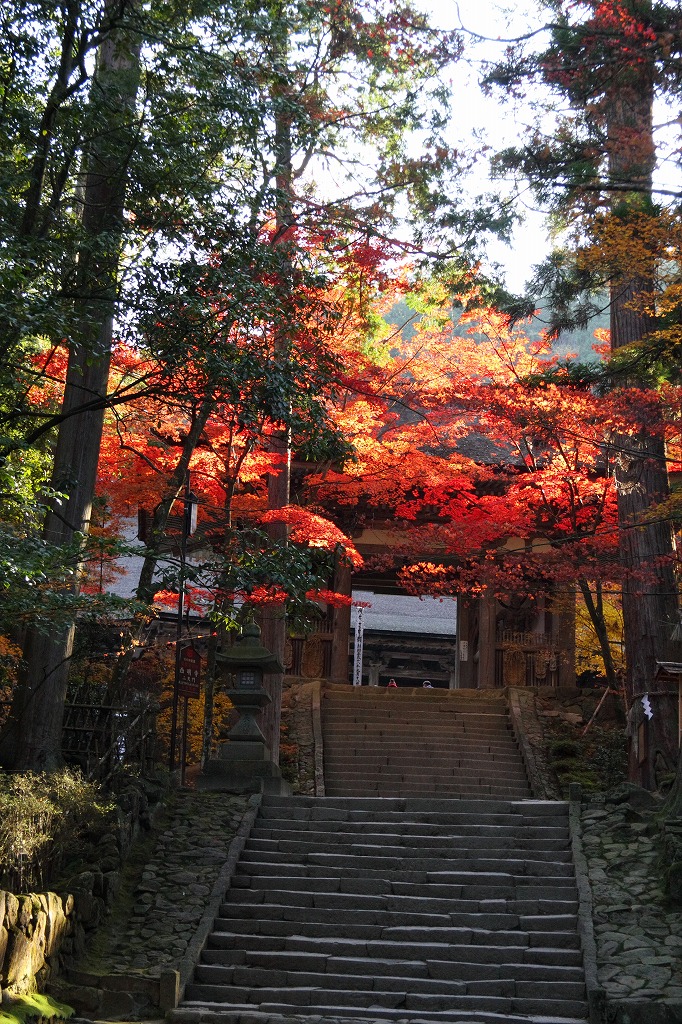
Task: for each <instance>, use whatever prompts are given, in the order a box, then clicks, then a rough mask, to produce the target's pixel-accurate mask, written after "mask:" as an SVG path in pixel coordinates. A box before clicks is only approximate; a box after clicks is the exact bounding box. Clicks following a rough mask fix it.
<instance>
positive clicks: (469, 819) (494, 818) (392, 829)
mask: <svg viewBox="0 0 682 1024" xmlns="http://www.w3.org/2000/svg"><path fill="white" fill-rule="evenodd" d="M373 799H376V797H375V798H373ZM379 799H381V798H379ZM383 799H385V800H390V799H391V798H390V797H388V798H387V797H384V798H383ZM459 802H460V801H457V800H453V801H449V803H450V806H455V807H456V806H457V803H459ZM469 802H470V801H468V800H467V801H461V803H462V804H463V805H464V806H465V808H466V809H465V810H463V811H462V813H452V814H449V815H440V816H438V817H436V816H433V817H432V818H431V819H430V820H428V819H425V818H424V817H421V818H420V817H419V816H418V815H416V814H409V815H408V814H405V813H403V812H396V813H393V812H390V813H388V812H386V813H383V814H381V813H380V810H379V809H378V811H377V814H376V815H373V814H372V813H371V812H370V811H363V812H356V813H355V814H353V812H343V811H341V812H339V811H335V812H334V813H333V815H330V816H322V815H315V816H314V817H313V816H312V815H308V816H300V817H297V816H295V815H292V817H291V818H290V819H286V818H284V817H276V816H275V815H274V814H273V815H268V816H267V819H265V818H264V817H263V816H261V817H259V818H258V819H257V821H256V825H255V828H256V830H257V831H259V832H262V831H265V826H266V825H267V829H268V831H281V832H292V831H295V830H301V831H306V830H308V829H310V830H311V831H313V830H314V831H317V832H323V831H328V832H330V833H334V832H335V831H336V830H337V829H338V828H339V826H341V828H342V831H345V830H346V829H349V830H351V831H353V832H356V833H363V834H364V833H365V832H366V831H368V830H371V831H372V833H373V834H374V835H381V834H394V835H408V836H410V835H411V836H421V835H423V836H447V835H448V834H450V833H454V832H459V830H460V829H468V828H473V829H474V830H478V829H486V828H493V829H494V830H498V831H500V832H502V831H503V830H505V829H506V830H509V831H513V830H514V829H516V830H517V831H519V830H526V829H535V831H540V830H541V831H544V832H549V831H551V830H555V831H556V830H557V829H562V830H563V832H564V834H567V819H566V817H565V815H564V814H563V813H561V812H559V813H557V814H556V815H555V816H553V817H549V816H547V815H545V816H542V815H536V814H527V815H524V814H519V813H513V812H508V813H504V812H503V811H500V810H499V803H500V801H499V800H489V801H486V802H485V803H484V804H481V802H480V800H479V799H478V797H477V799H476V801H475V808H468V807H466V805H467V804H468V803H469ZM488 808H490V810H488ZM462 834H464V835H466V833H465V832H463V833H462ZM484 834H485V833H484Z"/></svg>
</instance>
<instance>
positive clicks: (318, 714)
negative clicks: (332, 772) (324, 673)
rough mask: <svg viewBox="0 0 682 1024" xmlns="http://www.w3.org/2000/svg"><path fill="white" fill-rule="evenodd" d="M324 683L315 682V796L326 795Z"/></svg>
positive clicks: (313, 705) (313, 709)
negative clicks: (323, 716) (323, 732)
mask: <svg viewBox="0 0 682 1024" xmlns="http://www.w3.org/2000/svg"><path fill="white" fill-rule="evenodd" d="M321 705H322V683H321V682H320V680H319V679H316V680H315V682H314V684H313V696H312V706H311V712H312V717H313V746H314V753H315V796H324V795H325V792H324V748H323V746H322V706H321Z"/></svg>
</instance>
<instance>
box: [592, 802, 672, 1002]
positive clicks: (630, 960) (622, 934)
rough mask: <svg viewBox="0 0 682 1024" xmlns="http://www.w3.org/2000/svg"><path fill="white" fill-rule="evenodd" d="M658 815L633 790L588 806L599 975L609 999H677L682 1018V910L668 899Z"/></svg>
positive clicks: (621, 1000) (665, 1000) (659, 1000)
mask: <svg viewBox="0 0 682 1024" xmlns="http://www.w3.org/2000/svg"><path fill="white" fill-rule="evenodd" d="M616 801H618V802H616ZM653 814H654V812H653V810H652V811H649V812H647V811H644V810H636V809H634V808H633V807H632V806H631V805H630V803H629V801H628V800H627V798H626V792H625V793H621V794H620V796H612V797H606V798H603V797H602V798H601V799H600V800H597V799H595V798H593V799H592V801H591V803H590V805H589V806H588V807H585V808H583V812H582V828H583V848H584V851H585V856H586V858H587V864H588V873H589V878H590V885H591V889H592V901H593V918H594V930H595V938H596V943H597V964H598V977H599V982H600V984H601V985H602V987H603V988H604V989H605V991H606V994H607V997H608V999H609V1001H618V1002H632V1001H639V1002H643V1001H644V1000H647V1001H652V1002H657V1003H660V1004H663V1005H665V1004H668V1003H670V1004H672V1003H675V1004H676V1007H677V1013H678V1014H679V1016H678V1017H677V1018H675V1019H677V1020H682V908H680V907H678V908H676V909H675V908H672V907H670V906H667V905H666V900H665V897H664V893H663V885H662V880H661V872H660V862H659V858H660V833H659V830H658V825H657V823H656V822H655V821H654V818H653ZM671 1019H673V1018H671Z"/></svg>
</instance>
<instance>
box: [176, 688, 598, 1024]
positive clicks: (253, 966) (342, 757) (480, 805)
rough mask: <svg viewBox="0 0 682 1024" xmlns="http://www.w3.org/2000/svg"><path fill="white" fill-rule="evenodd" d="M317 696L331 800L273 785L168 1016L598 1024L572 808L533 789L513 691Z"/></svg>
mask: <svg viewBox="0 0 682 1024" xmlns="http://www.w3.org/2000/svg"><path fill="white" fill-rule="evenodd" d="M322 707H323V728H324V738H325V783H326V787H327V796H325V797H276V796H268V795H266V796H264V797H263V800H262V804H261V807H260V810H259V813H258V817H257V818H256V821H255V824H254V827H253V829H252V830H251V833H250V836H249V838H248V840H247V841H246V844H245V847H244V849H243V852H242V854H241V857H240V860H239V863H238V865H237V869H236V873H235V874H234V876H233V878H232V883H231V887H230V889H229V890H228V892H227V894H226V897H225V901H224V903H223V905H222V907H221V909H220V912H219V915H218V917H217V919H216V921H215V924H214V929H213V932H212V934H211V935H210V937H209V939H208V942H207V945H206V948H205V949H204V951H203V954H202V956H201V960H200V962H199V964H198V965H197V967H196V971H195V976H194V979H193V981H192V982H191V983H190V984H189V985H188V986H187V989H186V991H185V996H184V1001H183V1003H182V1004H181V1005H180V1007H179V1008H178V1009H177V1010H175V1011H173V1012H172V1013H171V1018H172V1019H174V1021H175V1022H176V1024H193V1022H194V1021H196V1022H202V1024H210V1022H212V1021H215V1022H216V1024H276V1022H280V1024H294V1021H296V1024H307V1022H309V1021H310V1020H311V1019H314V1020H316V1022H317V1024H319V1022H320V1021H326V1022H328V1024H348V1022H349V1021H355V1022H357V1024H360V1022H362V1024H365V1022H368V1021H373V1022H381V1024H392V1022H396V1024H439V1022H441V1024H531V1022H532V1024H584V1022H585V1021H587V1019H588V1004H587V997H586V990H585V980H584V972H583V965H582V954H581V950H580V942H579V939H578V927H577V910H578V898H577V892H576V882H575V877H574V870H573V864H572V859H571V842H570V836H569V826H568V805H567V804H565V803H560V802H543V801H536V800H532V799H530V798H529V797H530V794H529V791H528V786H527V782H526V779H525V775H524V773H523V768H522V766H521V762H520V756H519V753H518V751H517V750H516V747H515V744H514V741H513V738H512V736H511V732H510V730H509V727H508V723H507V718H506V714H505V706H504V703H503V700H502V695H494V697H493V695H487V696H486V697H483V696H482V695H479V701H478V702H476V701H475V700H474V701H472V700H471V697H470V696H469V695H467V694H461V693H460V694H457V693H455V694H454V695H453V694H452V693H448V692H446V691H441V692H440V693H439V692H438V691H436V692H435V693H433V692H429V691H425V692H423V693H422V692H419V693H417V692H415V691H409V690H408V691H404V690H403V691H398V692H397V693H396V691H375V692H372V691H370V690H367V689H364V688H363V690H361V691H360V690H355V691H352V690H350V688H345V692H344V690H343V689H342V688H340V687H338V688H334V687H332V688H330V689H328V690H325V691H324V695H323V703H322ZM330 794H331V795H330ZM334 794H336V795H334ZM365 794H369V795H365Z"/></svg>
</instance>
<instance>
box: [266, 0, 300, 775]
mask: <svg viewBox="0 0 682 1024" xmlns="http://www.w3.org/2000/svg"><path fill="white" fill-rule="evenodd" d="M279 7H280V5H279V4H275V5H274V8H275V9H274V11H273V14H274V16H277V12H278V8H279ZM275 45H276V51H277V53H276V56H277V58H278V61H277V64H276V68H277V71H278V80H277V81H276V84H275V86H274V87H273V90H272V95H273V100H274V103H275V147H274V148H275V180H276V185H277V210H276V231H275V238H276V245H277V246H278V249H279V251H280V254H281V257H282V264H281V268H280V273H281V275H282V308H283V309H285V310H286V309H287V308H288V307H289V306H290V297H291V295H292V291H293V279H292V278H293V269H292V266H291V261H290V258H289V247H290V245H291V242H290V240H289V237H288V232H289V229H290V228H291V226H292V225H293V223H294V217H293V212H292V204H291V197H292V182H293V169H292V154H291V123H290V115H289V113H288V111H287V102H288V100H287V97H288V96H289V92H290V78H289V68H288V66H287V61H288V56H289V55H288V40H287V38H286V35H284V37H283V38H280V39H279V40H277V42H276V44H275ZM274 346H275V358H276V359H279V360H284V361H285V360H287V359H288V358H289V331H288V330H287V327H285V326H284V322H282V323H280V324H278V325H277V326H276V327H275V341H274ZM272 452H273V455H274V456H275V457H276V458H277V459H278V461H279V468H278V469H277V471H276V472H274V473H270V475H269V476H268V508H269V509H277V508H284V507H285V506H286V505H288V504H289V493H290V480H291V443H290V437H289V430H288V427H286V426H285V427H283V429H282V430H280V431H277V432H275V433H274V434H273V439H272ZM268 534H269V536H270V539H271V540H272V541H273V542H274V543H276V544H281V545H285V544H286V543H287V535H288V530H287V527H286V526H285V525H284V524H283V523H271V524H270V525H269V526H268ZM261 636H262V641H263V644H264V646H265V647H267V648H268V650H269V651H271V652H272V653H273V654H274V655H275V656H276V657H277V658H278V659H279V661H280V663H281V664H282V665H283V664H284V648H285V644H286V636H287V630H286V613H285V606H284V604H275V605H266V607H265V608H264V609H263V612H262V615H261ZM283 683H284V675H283V673H271V674H269V675H267V676H266V677H265V681H264V688H265V689H266V691H267V692H268V693H269V694H270V698H271V703H270V704H268V705H267V707H265V708H264V709H263V712H262V714H261V719H260V727H261V730H262V732H263V735H264V736H265V742H266V745H267V747H268V749H269V750H270V757H271V760H272V761H273V762H274V763H275V764H279V738H280V737H279V732H280V721H281V713H282V686H283Z"/></svg>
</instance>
